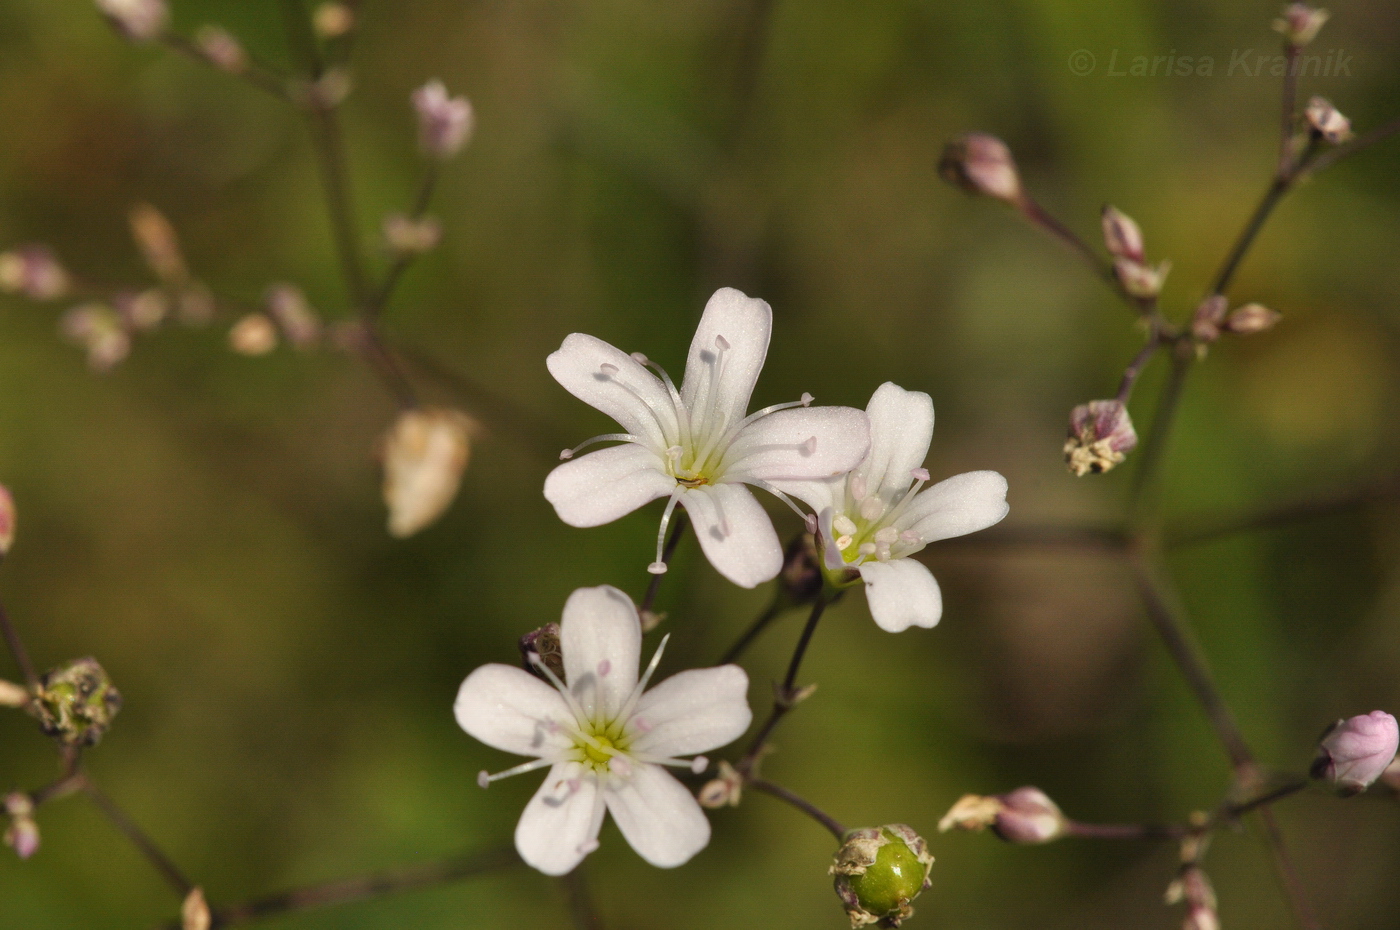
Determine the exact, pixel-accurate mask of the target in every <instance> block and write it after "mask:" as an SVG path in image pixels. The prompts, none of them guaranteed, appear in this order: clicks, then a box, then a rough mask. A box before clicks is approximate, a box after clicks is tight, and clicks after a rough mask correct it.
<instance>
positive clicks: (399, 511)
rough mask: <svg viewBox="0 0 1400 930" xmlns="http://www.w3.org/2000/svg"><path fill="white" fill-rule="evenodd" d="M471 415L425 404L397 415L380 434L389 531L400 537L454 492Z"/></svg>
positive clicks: (438, 511)
mask: <svg viewBox="0 0 1400 930" xmlns="http://www.w3.org/2000/svg"><path fill="white" fill-rule="evenodd" d="M473 429H474V424H473V422H472V420H471V418H469V417H467V416H466V415H465V414H462V413H459V412H457V411H455V410H445V409H441V408H424V409H419V410H409V411H406V412H404V413H402V414H400V415H399V418H398V419H397V420H396V421H394V425H393V427H391V428H390V430H389V433H388V435H387V436H385V438H384V503H385V504H386V505H388V508H389V535H391V536H395V537H397V538H399V539H402V538H404V537H406V536H412V535H413V534H414V533H416V532H418V531H419V530H421V529H423V528H424V527H426V526H428V525H429V524H430V523H432V522H433V521H435V520H436V519H437V518H438V517H440V516H442V515H443V513H445V512H446V511H447V508H448V507H449V506H450V505H451V504H452V500H453V498H455V497H456V496H457V488H458V486H459V485H460V484H461V480H462V472H463V471H464V470H465V469H466V467H467V459H468V457H469V456H470V453H471V444H470V442H471V433H472V430H473Z"/></svg>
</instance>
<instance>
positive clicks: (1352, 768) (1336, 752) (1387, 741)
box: [1311, 710, 1400, 795]
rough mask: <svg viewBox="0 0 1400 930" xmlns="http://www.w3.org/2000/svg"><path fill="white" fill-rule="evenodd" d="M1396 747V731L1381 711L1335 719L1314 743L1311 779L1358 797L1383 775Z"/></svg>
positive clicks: (1398, 730)
mask: <svg viewBox="0 0 1400 930" xmlns="http://www.w3.org/2000/svg"><path fill="white" fill-rule="evenodd" d="M1397 746H1400V728H1397V727H1396V724H1395V718H1394V717H1392V716H1391V715H1390V714H1387V713H1386V712H1384V711H1380V710H1373V711H1371V713H1369V714H1362V715H1360V716H1357V717H1352V718H1351V719H1349V720H1338V721H1337V723H1336V724H1335V725H1334V726H1332V728H1331V729H1329V730H1328V731H1327V733H1326V734H1324V735H1323V738H1322V741H1321V742H1320V743H1319V744H1318V747H1317V758H1316V759H1315V760H1314V761H1313V765H1312V772H1311V774H1312V777H1313V778H1317V779H1321V780H1323V781H1329V782H1331V783H1332V784H1334V785H1336V786H1337V787H1338V788H1339V789H1340V790H1341V791H1342V793H1343V794H1349V795H1350V794H1359V793H1361V792H1362V791H1365V790H1366V789H1367V788H1368V787H1369V786H1370V785H1371V783H1372V782H1374V781H1375V780H1376V779H1378V778H1380V777H1381V775H1382V774H1383V773H1384V772H1385V770H1386V768H1387V767H1388V766H1389V765H1390V763H1391V762H1392V761H1393V760H1394V759H1395V751H1396V748H1397Z"/></svg>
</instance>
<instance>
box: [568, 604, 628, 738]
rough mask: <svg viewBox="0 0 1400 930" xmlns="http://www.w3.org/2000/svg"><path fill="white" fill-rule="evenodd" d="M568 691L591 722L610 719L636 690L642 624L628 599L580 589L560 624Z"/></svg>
mask: <svg viewBox="0 0 1400 930" xmlns="http://www.w3.org/2000/svg"><path fill="white" fill-rule="evenodd" d="M559 644H560V647H561V648H562V649H563V651H564V675H565V681H566V682H567V683H568V686H569V691H570V692H571V693H572V694H573V695H574V697H576V698H577V699H578V702H579V703H580V704H581V705H583V709H584V712H585V713H587V714H588V717H589V719H590V720H592V721H594V722H595V723H596V722H600V721H606V720H611V719H613V717H614V716H616V714H617V713H618V711H620V710H622V705H623V703H624V702H625V701H626V700H627V697H628V696H629V695H630V694H631V693H632V689H633V688H635V687H636V686H637V660H638V659H639V658H640V657H641V653H642V622H641V620H639V619H638V617H637V608H636V607H635V606H633V604H632V599H631V598H630V597H628V596H627V595H626V594H623V593H622V592H621V591H619V590H618V589H617V588H614V587H613V586H611V585H602V586H601V587H597V588H579V589H578V590H577V591H575V592H574V593H573V594H570V595H569V600H568V601H567V602H566V603H565V604H564V619H563V620H561V621H560V623H559Z"/></svg>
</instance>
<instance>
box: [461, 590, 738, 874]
mask: <svg viewBox="0 0 1400 930" xmlns="http://www.w3.org/2000/svg"><path fill="white" fill-rule="evenodd" d="M559 636H560V640H561V645H562V650H563V663H564V677H563V678H562V679H561V678H560V677H559V676H558V675H556V674H555V673H554V672H553V671H551V670H550V669H549V667H548V665H546V664H545V663H544V662H542V661H538V660H537V661H536V662H535V663H534V665H535V668H536V670H537V671H539V672H540V674H541V675H543V676H544V677H545V678H547V679H548V680H549V682H550V684H552V685H553V687H551V686H550V684H546V683H545V682H543V681H541V680H540V679H539V678H537V677H535V676H534V675H531V674H530V673H528V672H525V671H523V670H521V669H519V668H516V667H514V666H509V665H484V666H482V667H481V668H478V669H477V670H476V671H474V672H472V673H471V675H469V676H468V677H467V680H466V681H465V682H463V683H462V688H461V690H460V691H459V692H458V694H457V703H456V705H455V711H456V715H457V722H458V723H459V724H461V726H462V729H464V730H466V731H467V732H468V733H469V734H471V735H472V736H474V737H476V738H477V739H479V740H481V741H482V742H483V743H486V744H487V745H488V746H493V747H495V748H496V749H501V750H504V751H505V752H510V753H515V754H516V755H521V756H529V757H530V758H531V759H532V760H533V761H530V762H526V763H524V764H522V765H518V766H515V767H514V768H512V769H509V770H507V771H504V772H501V773H499V774H497V775H488V774H487V773H486V772H482V773H481V775H480V776H479V777H478V782H479V783H480V784H481V786H482V787H485V786H486V785H488V784H490V783H491V782H492V781H495V780H496V779H498V778H505V777H507V776H509V775H517V774H521V773H523V772H530V771H534V770H536V769H542V768H548V769H549V775H548V777H546V778H545V780H544V784H543V785H541V786H540V789H539V791H537V792H536V793H535V796H534V798H533V799H531V801H530V803H529V804H528V805H526V807H525V812H524V814H522V815H521V817H520V823H519V824H518V825H517V827H516V829H515V847H516V849H517V850H518V851H519V852H520V857H521V858H522V859H524V860H525V861H526V862H527V863H528V864H530V865H531V866H533V867H534V868H536V869H539V870H540V871H541V872H544V873H545V874H547V875H562V874H564V873H566V872H568V871H570V870H571V869H573V868H574V866H576V865H578V864H579V862H581V861H582V860H583V857H584V856H586V855H588V854H589V853H590V852H592V851H593V850H595V849H597V848H598V830H599V829H600V828H601V827H602V825H603V813H604V811H605V810H607V811H611V812H612V816H613V820H614V821H616V822H617V826H618V828H619V829H620V830H621V831H622V835H623V836H625V837H626V838H627V842H628V843H630V844H631V845H632V848H633V849H635V850H636V851H637V853H638V855H640V856H641V857H642V858H643V859H645V860H646V861H647V862H649V863H651V864H652V865H655V866H659V867H661V868H672V867H674V866H678V865H681V864H682V863H684V862H686V861H687V860H689V859H690V858H691V857H692V856H694V855H695V854H696V853H697V852H699V851H700V850H701V849H703V848H704V847H705V844H706V843H708V842H709V840H710V823H709V821H708V820H706V819H705V814H704V812H703V811H701V809H700V805H699V804H698V803H697V802H696V800H695V798H694V797H692V796H691V793H690V791H689V790H688V789H687V788H686V787H685V786H684V785H682V784H681V783H680V782H679V781H677V780H676V779H675V778H674V777H672V776H671V774H670V773H669V772H667V771H666V769H665V768H664V766H673V767H678V768H683V769H689V770H691V771H695V772H699V771H703V770H704V768H705V766H706V765H707V764H708V763H707V761H706V760H705V759H704V757H699V758H697V759H694V760H689V759H681V758H678V757H679V756H682V755H690V754H692V753H697V752H705V751H708V750H710V749H715V748H717V747H719V746H723V745H725V744H726V743H729V742H732V741H733V740H735V739H737V738H738V737H739V736H740V735H741V734H742V733H743V732H744V731H745V730H746V729H748V726H749V722H750V721H751V720H752V717H753V715H752V712H751V711H750V710H749V705H748V699H747V693H748V676H747V675H745V674H744V670H743V669H741V668H739V667H738V666H737V665H725V666H721V667H719V668H706V669H692V670H690V671H686V672H681V673H680V674H679V675H675V676H672V677H671V678H668V679H667V680H666V681H663V682H662V683H661V684H660V685H658V686H656V687H655V688H652V689H651V690H650V691H648V690H647V683H648V682H649V681H650V679H651V676H652V674H653V673H654V672H655V671H656V666H657V664H658V662H659V661H660V659H661V649H657V651H656V655H655V656H654V657H653V658H652V660H651V663H650V664H649V665H648V666H647V668H646V670H645V671H644V672H643V673H642V675H641V677H640V678H638V675H637V669H638V664H639V660H640V658H641V648H642V628H641V623H640V621H639V619H638V617H637V609H636V607H634V606H633V604H632V601H631V600H630V599H629V598H628V597H627V595H625V594H623V593H622V592H621V591H619V590H617V589H616V588H613V587H609V586H606V585H604V586H602V587H598V588H581V589H579V590H577V591H575V592H574V593H573V594H572V595H571V596H570V597H569V600H568V603H567V604H565V605H564V617H563V621H562V623H561V624H560V631H559ZM664 647H665V640H662V648H664Z"/></svg>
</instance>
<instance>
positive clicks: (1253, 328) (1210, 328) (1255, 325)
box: [1191, 294, 1283, 353]
mask: <svg viewBox="0 0 1400 930" xmlns="http://www.w3.org/2000/svg"><path fill="white" fill-rule="evenodd" d="M1282 318H1283V317H1282V315H1281V314H1279V313H1278V312H1277V311H1275V310H1270V309H1269V308H1268V307H1266V306H1264V305H1263V304H1258V303H1249V304H1245V305H1244V306H1242V307H1237V308H1235V309H1234V310H1233V311H1232V310H1230V304H1229V301H1227V300H1226V299H1225V295H1223V294H1212V295H1210V296H1209V297H1207V298H1206V299H1205V300H1203V301H1201V304H1200V306H1198V307H1197V308H1196V312H1195V313H1194V314H1193V315H1192V317H1191V336H1192V338H1193V339H1195V341H1196V346H1197V349H1198V350H1199V351H1200V352H1202V353H1204V352H1205V349H1206V347H1207V346H1209V345H1210V344H1211V343H1212V342H1215V340H1217V339H1219V338H1220V337H1221V335H1223V334H1225V333H1234V334H1235V335H1237V336H1249V335H1252V334H1254V333H1262V332H1264V331H1265V330H1268V329H1273V327H1274V324H1275V323H1277V322H1278V321H1279V320H1280V319H1282Z"/></svg>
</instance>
